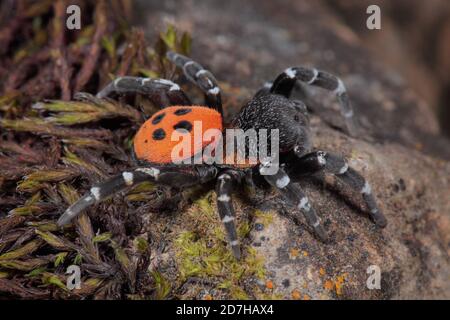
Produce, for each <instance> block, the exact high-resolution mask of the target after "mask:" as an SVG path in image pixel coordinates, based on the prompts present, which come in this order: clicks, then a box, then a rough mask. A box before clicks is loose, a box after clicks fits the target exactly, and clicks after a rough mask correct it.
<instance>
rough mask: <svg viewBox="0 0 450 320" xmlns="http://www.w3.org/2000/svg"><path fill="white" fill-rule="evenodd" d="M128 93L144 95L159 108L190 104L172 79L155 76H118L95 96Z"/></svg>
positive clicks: (102, 96) (101, 96) (104, 96)
mask: <svg viewBox="0 0 450 320" xmlns="http://www.w3.org/2000/svg"><path fill="white" fill-rule="evenodd" d="M130 93H132V94H136V93H139V94H143V95H146V96H148V98H149V99H150V100H151V101H152V102H153V103H155V104H156V105H158V106H159V107H160V108H165V107H168V106H172V105H177V106H190V105H192V103H191V101H190V100H189V98H188V97H187V96H186V94H185V93H184V92H183V90H181V88H180V86H178V85H177V84H176V83H174V82H172V81H169V80H166V79H157V78H155V79H153V78H140V77H119V78H117V79H115V80H114V81H112V82H110V83H109V84H108V85H107V86H106V87H104V88H103V89H102V90H101V91H100V92H99V93H97V98H106V97H108V96H110V95H111V94H130Z"/></svg>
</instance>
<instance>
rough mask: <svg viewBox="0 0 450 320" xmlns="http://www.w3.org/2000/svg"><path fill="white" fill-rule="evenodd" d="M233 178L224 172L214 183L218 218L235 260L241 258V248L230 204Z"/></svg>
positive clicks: (231, 203) (231, 204)
mask: <svg viewBox="0 0 450 320" xmlns="http://www.w3.org/2000/svg"><path fill="white" fill-rule="evenodd" d="M233 181H234V178H233V176H232V175H231V174H229V173H227V172H225V173H222V174H220V175H219V177H218V179H217V183H216V194H217V209H218V211H219V217H220V219H221V220H222V223H223V225H224V227H225V232H226V233H227V237H228V241H229V243H230V246H231V251H232V252H233V255H234V257H235V258H236V259H238V260H239V259H240V258H241V248H240V246H239V240H238V236H237V232H236V224H235V223H234V220H235V212H234V208H233V202H232V197H231V193H232V188H233Z"/></svg>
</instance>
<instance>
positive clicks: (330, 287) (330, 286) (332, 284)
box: [323, 280, 334, 291]
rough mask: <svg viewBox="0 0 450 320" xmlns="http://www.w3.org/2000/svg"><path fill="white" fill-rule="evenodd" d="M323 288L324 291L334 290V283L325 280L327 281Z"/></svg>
mask: <svg viewBox="0 0 450 320" xmlns="http://www.w3.org/2000/svg"><path fill="white" fill-rule="evenodd" d="M323 287H324V288H325V289H327V290H330V291H331V290H333V288H334V282H333V281H331V280H327V281H325V283H324V284H323Z"/></svg>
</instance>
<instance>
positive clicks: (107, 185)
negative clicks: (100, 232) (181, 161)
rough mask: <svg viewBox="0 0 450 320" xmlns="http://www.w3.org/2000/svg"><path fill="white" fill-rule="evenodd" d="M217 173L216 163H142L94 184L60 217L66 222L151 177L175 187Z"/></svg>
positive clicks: (186, 185) (205, 179) (192, 183)
mask: <svg viewBox="0 0 450 320" xmlns="http://www.w3.org/2000/svg"><path fill="white" fill-rule="evenodd" d="M216 174H217V169H216V168H214V167H208V166H204V167H197V168H195V169H183V168H180V167H173V168H171V167H141V168H136V169H134V170H130V171H125V172H122V173H121V174H118V175H116V176H114V177H112V178H111V179H109V180H107V181H105V182H102V183H100V184H98V185H95V186H93V187H91V189H90V190H89V192H88V193H87V194H85V195H84V196H83V197H81V198H80V199H79V200H77V201H76V202H75V203H74V204H72V205H71V206H70V207H69V208H68V209H67V210H66V211H65V212H64V213H63V215H62V216H61V217H60V218H59V219H58V222H57V224H58V225H59V226H63V225H65V224H67V223H69V222H70V221H71V220H72V219H73V218H75V217H76V216H77V215H78V214H79V213H80V212H81V211H82V210H84V209H86V208H87V207H89V206H91V205H92V204H94V203H98V202H101V201H103V200H105V199H106V198H108V197H109V196H111V195H113V194H115V193H117V192H119V191H122V190H124V189H125V188H127V187H131V186H133V185H135V184H137V183H140V182H143V181H152V182H154V183H158V184H164V185H168V186H173V187H179V188H181V187H189V186H193V185H195V184H199V183H204V182H206V181H209V180H211V179H213V178H214V177H215V176H216Z"/></svg>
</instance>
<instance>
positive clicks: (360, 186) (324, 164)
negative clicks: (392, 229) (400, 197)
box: [288, 151, 387, 228]
mask: <svg viewBox="0 0 450 320" xmlns="http://www.w3.org/2000/svg"><path fill="white" fill-rule="evenodd" d="M288 168H289V172H292V173H293V174H296V175H304V174H314V173H316V172H319V171H321V170H325V171H326V172H330V173H332V174H334V175H335V176H336V177H337V178H338V179H340V180H341V181H343V182H344V183H345V184H346V185H348V186H350V188H352V189H353V190H356V191H358V192H359V193H360V194H361V195H362V197H363V199H364V201H365V202H366V204H367V207H368V209H369V215H370V217H371V218H372V220H373V221H374V222H375V224H376V225H377V226H379V227H381V228H384V227H386V225H387V220H386V217H385V216H384V214H383V213H382V212H381V210H380V209H379V208H378V206H377V204H376V201H375V197H374V195H373V193H372V190H371V187H370V185H369V183H368V182H367V181H366V180H365V179H364V177H363V176H362V175H361V174H359V173H358V172H357V171H356V170H354V169H353V168H351V167H349V165H348V164H347V161H346V160H345V159H344V158H343V157H340V156H337V155H334V154H331V153H328V152H324V151H315V152H311V153H308V154H306V155H304V156H302V157H300V158H299V159H298V160H297V161H296V162H295V163H291V164H288Z"/></svg>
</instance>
